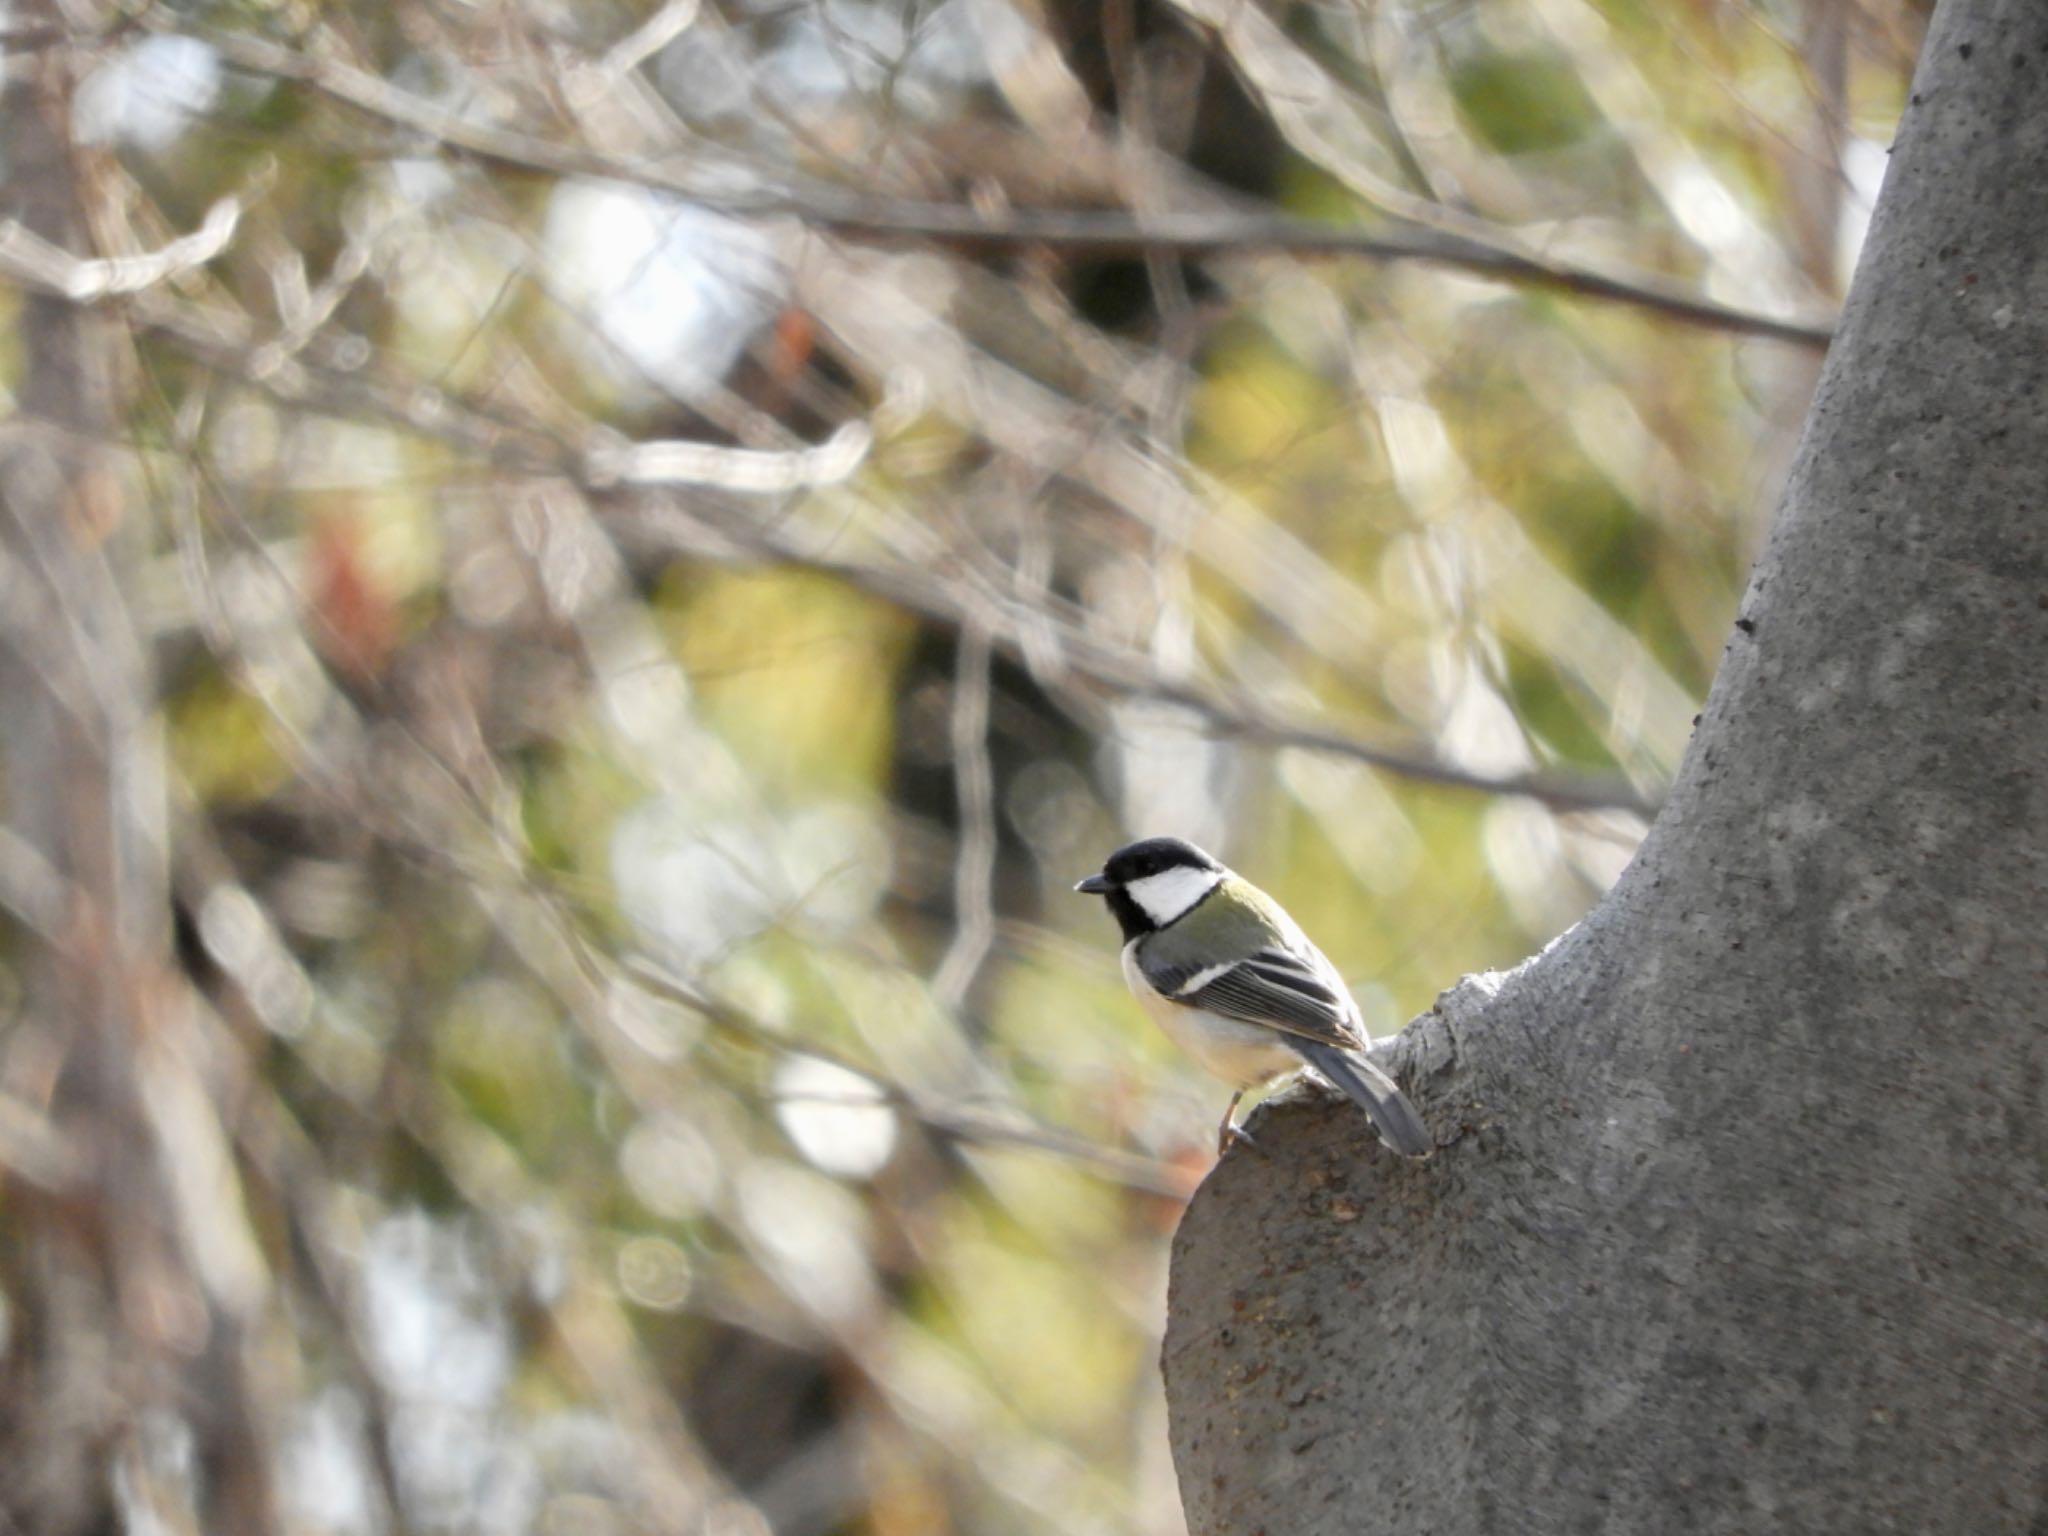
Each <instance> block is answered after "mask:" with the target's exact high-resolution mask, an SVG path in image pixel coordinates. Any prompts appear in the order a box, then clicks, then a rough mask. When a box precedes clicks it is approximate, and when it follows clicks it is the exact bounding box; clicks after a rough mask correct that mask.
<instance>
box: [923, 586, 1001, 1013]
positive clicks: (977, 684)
mask: <svg viewBox="0 0 2048 1536" xmlns="http://www.w3.org/2000/svg"><path fill="white" fill-rule="evenodd" d="M956 643H957V645H958V654H957V655H956V657H955V659H954V664H953V721H952V749H953V789H954V798H955V799H956V800H957V801H958V803H959V804H958V809H959V822H960V851H959V854H958V856H957V857H956V859H955V860H954V866H953V923H954V927H953V942H952V943H951V944H949V945H948V946H947V947H946V954H945V958H944V959H943V960H941V961H940V962H939V969H938V973H937V975H936V976H934V977H933V979H932V990H933V991H935V992H936V993H938V995H939V1000H940V1001H941V1002H942V1003H944V1004H945V1006H946V1007H948V1008H958V1007H959V1006H960V1004H961V1002H962V1001H963V1000H964V999H965V998H966V996H967V993H968V990H969V989H970V988H971V987H972V986H973V985H974V978H975V976H976V975H977V974H978V973H979V972H980V970H981V964H982V961H983V960H985V959H986V958H987V957H988V948H989V944H990V943H991V941H993V939H994V938H995V909H994V903H993V901H992V900H991V896H990V892H989V881H990V879H991V878H993V876H994V874H995V866H996V820H995V775H994V774H993V772H992V771H991V770H990V767H989V760H988V693H989V671H988V666H989V644H988V635H987V633H986V632H985V631H984V630H983V629H982V628H981V626H980V625H979V624H974V623H968V624H964V625H962V626H961V627H960V630H959V634H958V636H957V642H956Z"/></svg>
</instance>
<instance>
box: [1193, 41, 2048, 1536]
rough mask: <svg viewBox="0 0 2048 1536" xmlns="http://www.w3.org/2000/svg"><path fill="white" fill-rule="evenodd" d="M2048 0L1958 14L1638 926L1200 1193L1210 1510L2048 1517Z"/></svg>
mask: <svg viewBox="0 0 2048 1536" xmlns="http://www.w3.org/2000/svg"><path fill="white" fill-rule="evenodd" d="M2044 189H2048V6H2043V5H2041V4H2040V3H2039V0H1951V3H1946V4H1944V5H1943V7H1942V8H1941V10H1940V11H1939V13H1938V14H1937V16H1936V18H1935V22H1934V26H1933V30H1932V33H1931V35H1930V37H1929V40H1928V43H1927V47H1926V53H1925V56H1924V57H1923V58H1922V60H1921V64H1920V69H1919V74H1918V77H1917V79H1916V81H1915V86H1914V93H1913V96H1912V99H1911V104H1910V105H1909V106H1908V108H1907V110H1906V113H1905V118H1904V122H1903V123H1902V125H1901V128H1900V132H1899V137H1898V142H1897V146H1896V151H1895V154H1894V159H1893V164H1892V169H1891V176H1890V180H1889V181H1888V183H1887V185H1886V188H1885V191H1884V195H1883V198H1882V200H1881V202H1880V205H1879V209H1878V214H1877V219H1876V222H1875V224H1874V225H1873V228H1872V230H1871V233H1870V238H1869V242H1868V245H1867V247H1866V251H1865V255H1864V260H1863V264H1862V268H1861V270H1860V271H1859V273H1858V276H1857V280H1856V283H1855V285H1854V287H1853V290H1852V292H1851V295H1850V299H1849V304H1848V309H1847V313H1846V314H1845V316H1844V319H1843V322H1842V326H1841V330H1840V334H1839V339H1838V340H1837V342H1836V344H1835V347H1834V351H1833V354H1832V356H1831V357H1830V358H1829V361H1828V365H1827V368H1826V371H1825V374H1824V376H1823V378H1822V382H1821V386H1820V390H1819V394H1818V396H1817V398H1816V400H1815V404H1814V407H1813V411H1812V415H1811V417H1810V419H1809V421H1808V425H1807V430H1806V435H1805V439H1804V442H1803V444H1802V446H1801V449H1800V452H1799V456H1798V460H1797V463H1796V465H1795V468H1794V470H1793V473H1792V477H1791V480H1790V483H1789V485H1788V487H1787V490H1786V493H1785V499H1784V503H1783V506H1782V508H1781V510H1780V513H1779V516H1778V519H1777V522H1776V525H1775V527H1774V529H1773V532H1772V535H1771V538H1770V540H1769V542H1768V545H1767V547H1766V549H1765V551H1764V553H1763V556H1762V558H1761V559H1760V560H1759V562H1758V564H1757V568H1756V572H1755V574H1754V576H1753V578H1752V580H1751V584H1750V588H1749V591H1748V594H1747V596H1746V597H1745V599H1744V601H1743V604H1742V612H1741V617H1740V618H1739V619H1738V620H1737V621H1736V629H1735V633H1734V635H1733V637H1732V638H1731V640H1730V643H1729V647H1728V651H1727V654H1726V658H1725V661H1724V664H1723V666H1722V669H1721V674H1720V676H1719V678H1718V679H1717V681H1716V683H1715V685H1714V689H1713V693H1712V696H1711V697H1710V699H1709V701H1708V704H1707V707H1706V711H1705V713H1704V715H1703V716H1702V718H1701V721H1700V724H1699V729H1698V732H1697V735H1696V738H1695V740H1694V742H1693V745H1692V749H1691V751H1690V753H1689V754H1688V756H1687V758H1686V761H1685V764H1684V767H1683V769H1682V771H1681V773H1680V775H1679V780H1678V782H1677V784H1676V785H1675V786H1674V788H1673V790H1672V793H1671V796H1670V799H1669V801H1668V803H1667V805H1666V807H1665V810H1664V812H1663V814H1662V815H1661V816H1660V817H1659V819H1658V821H1657V823H1656V825H1655V827H1654V828H1653V829H1652V830H1651V833H1650V836H1649V838H1648V840H1647V841H1646V842H1645V844H1644V846H1643V848H1642V851H1641V852H1640V854H1639V855H1638V856H1637V858H1636V860H1635V862H1634V863H1633V864H1632V865H1631V866H1630V868H1629V870H1628V871H1627V873H1626V874H1625V875H1624V876H1623V877H1622V879H1621V881H1620V882H1619V883H1618V884H1617V886H1616V887H1615V889H1614V890H1613V891H1612V892H1611V893H1610V894H1609V895H1608V897H1607V898H1606V899H1605V900H1604V901H1603V902H1602V903H1601V905H1600V906H1599V908H1598V909H1597V910H1596V911H1595V912H1594V913H1593V914H1592V915H1591V916H1589V917H1588V918H1587V919H1586V920H1585V921H1584V922H1582V923H1581V924H1579V926H1578V927H1576V928H1574V929H1573V930H1572V931H1571V932H1570V933H1568V934H1567V935H1566V936H1565V937H1564V938H1563V939H1561V940H1560V941H1558V942H1557V943H1556V944H1553V945H1552V946H1551V947H1550V948H1549V949H1547V950H1545V951H1544V952H1543V953H1542V954H1541V955H1540V956H1538V957H1537V958H1535V959H1534V960H1532V961H1530V962H1529V963H1528V964H1526V965H1524V966H1522V967H1520V968H1519V969H1517V970H1515V971H1513V972H1512V973H1510V974H1508V975H1506V976H1501V977H1491V978H1485V979H1483V980H1474V981H1468V982H1466V983H1465V984H1464V985H1462V986H1461V987H1459V988H1458V989H1456V990H1455V991H1454V992H1452V993H1450V994H1448V995H1447V996H1446V997H1445V999H1443V1001H1442V1002H1441V1003H1440V1004H1439V1005H1438V1007H1437V1008H1436V1009H1435V1010H1433V1011H1432V1012H1431V1013H1430V1014H1429V1015H1427V1016H1426V1017H1425V1018H1424V1019H1423V1020H1422V1021H1420V1023H1419V1024H1417V1025H1416V1026H1415V1027H1413V1028H1411V1029H1410V1030H1409V1031H1408V1032H1407V1034H1406V1035H1405V1036H1404V1038H1403V1040H1402V1041H1401V1043H1400V1044H1399V1045H1398V1046H1397V1047H1396V1048H1395V1050H1394V1052H1393V1053H1392V1062H1391V1064H1392V1065H1393V1066H1394V1067H1395V1069H1396V1071H1397V1074H1398V1075H1401V1076H1402V1077H1404V1079H1405V1080H1406V1081H1407V1082H1408V1083H1409V1084H1410V1085H1411V1090H1412V1091H1413V1092H1414V1093H1415V1095H1416V1097H1417V1099H1418V1102H1419V1103H1420V1105H1421V1107H1422V1109H1423V1112H1424V1114H1425V1117H1426V1118H1428V1119H1429V1120H1430V1121H1431V1123H1432V1125H1433V1127H1434V1128H1435V1131H1436V1134H1437V1138H1438V1140H1439V1142H1440V1144H1441V1150H1440V1151H1439V1153H1438V1155H1437V1156H1436V1157H1435V1158H1434V1159H1432V1160H1431V1161H1430V1162H1429V1163H1428V1164H1426V1165H1423V1166H1419V1167H1410V1166H1407V1165H1403V1164H1401V1163H1399V1162H1398V1161H1397V1160H1395V1159H1394V1158H1392V1157H1390V1156H1388V1155H1386V1154H1384V1153H1381V1152H1378V1151H1376V1150H1372V1149H1371V1147H1370V1142H1371V1137H1370V1134H1369V1133H1368V1132H1366V1131H1365V1129H1364V1127H1363V1122H1362V1121H1360V1120H1359V1119H1358V1117H1357V1115H1356V1114H1355V1112H1353V1111H1352V1110H1350V1108H1349V1107H1348V1106H1347V1105H1344V1104H1342V1103H1341V1102H1337V1101H1331V1100H1327V1099H1315V1100H1306V1099H1303V1098H1301V1097H1299V1096H1296V1097H1294V1098H1290V1099H1288V1100H1286V1101H1284V1102H1282V1103H1281V1104H1280V1105H1279V1106H1278V1107H1277V1108H1275V1109H1273V1110H1271V1111H1269V1112H1268V1113H1267V1114H1265V1115H1264V1116H1263V1117H1261V1120H1260V1122H1259V1123H1258V1124H1257V1126H1256V1134H1257V1136H1258V1139H1259V1142H1260V1146H1261V1148H1262V1149H1263V1150H1264V1152H1265V1153H1266V1156H1264V1157H1261V1156H1259V1155H1258V1154H1257V1153H1256V1152H1244V1151H1241V1152H1239V1153H1237V1154H1235V1155H1233V1156H1231V1157H1230V1158H1229V1159H1227V1160H1226V1161H1225V1163H1224V1164H1223V1165H1222V1166H1221V1167H1220V1168H1219V1169H1218V1170H1217V1172H1216V1173H1215V1174H1214V1175H1213V1176H1212V1177H1211V1178H1210V1179H1209V1181H1208V1182H1207V1183H1206V1184H1205V1185H1204V1186H1203V1188H1202V1190H1201V1192H1200V1194H1199V1195H1198V1196H1197V1198H1196V1200H1195V1201H1194V1204H1193V1206H1192V1207H1191V1209H1190V1210H1189V1212H1188V1215H1187V1218H1186V1220H1185V1221H1184V1223H1183V1224H1182V1227H1181V1230H1180V1235H1179V1238H1178V1240H1177V1242H1176V1244H1175V1251H1174V1263H1173V1280H1172V1292H1171V1316H1170V1320H1169V1323H1168V1329H1167V1341H1166V1349H1165V1367H1166V1375H1167V1389H1168V1398H1169V1403H1170V1407H1171V1412H1172V1423H1173V1441H1174V1451H1175V1456H1176V1458H1177V1461H1178V1466H1179V1472H1180V1479H1181V1489H1182V1495H1183V1498H1184V1501H1185V1504H1186V1508H1187V1514H1188V1521H1189V1525H1190V1527H1191V1529H1192V1530H1193V1531H1194V1532H1196V1533H1198V1536H1201V1533H1210V1532H1217V1533H1221V1532H1232V1533H1240V1536H1251V1533H1255V1532H1259V1531H1262V1530H1263V1531H1266V1532H1269V1533H1271V1536H1282V1533H1286V1536H1314V1533H1317V1532H1337V1531H1343V1532H1360V1531H1381V1530H1385V1531H1400V1532H1404V1533H1421V1532H1479V1531H1500V1532H1514V1533H1517V1536H1523V1533H1540V1532H1548V1531H1573V1532H1578V1531H1589V1530H1613V1531H1659V1532H1663V1531H1730V1532H1734V1531H1741V1532H1755V1531H1759V1530H1780V1531H1844V1532H1848V1531H1856V1532H1863V1531H1911V1532H1916V1533H1917V1532H1925V1531H1931V1530H1946V1531H1955V1532H1970V1533H1973V1536H1975V1533H1984V1532H1996V1531H2029V1530H2031V1531H2038V1530H2040V1529H2042V1528H2043V1526H2042V1522H2044V1521H2048V1179H2044V1174H2048V1103H2044V1082H2048V770H2044V765H2048V707H2044V694H2048V523H2044V507H2043V502H2044V479H2048V196H2044Z"/></svg>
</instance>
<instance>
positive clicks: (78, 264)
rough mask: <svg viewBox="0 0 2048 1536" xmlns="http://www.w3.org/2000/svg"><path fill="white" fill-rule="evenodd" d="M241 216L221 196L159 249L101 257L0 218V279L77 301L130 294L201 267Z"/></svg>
mask: <svg viewBox="0 0 2048 1536" xmlns="http://www.w3.org/2000/svg"><path fill="white" fill-rule="evenodd" d="M241 219H242V205H241V203H240V201H239V200H238V199H236V198H232V197H224V198H222V199H221V200H220V201H219V202H217V203H215V204H214V205H213V206H212V207H211V208H209V209H208V210H207V212H206V218H205V220H204V222H202V223H201V224H200V226H199V228H198V229H196V230H194V231H193V232H192V233H191V234H189V235H182V236H180V237H179V238H178V239H176V240H173V241H171V243H170V244H168V245H166V246H164V247H163V248H162V249H161V250H157V251H152V252H149V253H148V254H146V255H141V256H105V257H83V256H74V255H72V254H71V253H70V252H69V251H65V250H62V249H60V248H58V247H57V246H54V245H52V244H51V243H50V242H49V241H47V240H45V239H43V238H42V236H40V235H38V234H36V233H35V232H34V231H33V230H30V229H25V228H23V227H22V226H21V225H20V224H17V223H16V222H14V220H12V219H8V220H6V221H4V222H0V277H8V278H12V279H13V280H14V281H16V282H18V283H21V284H22V285H24V286H25V287H29V288H34V289H37V290H39V291H41V292H45V293H50V294H53V295H55V296H56V297H58V298H62V299H69V300H71V301H72V302H73V303H75V304H90V303H93V302H95V301H96V300H99V299H110V298H122V297H128V296H131V295H134V294H139V293H141V292H143V291H144V290H145V289H149V288H154V287H155V286H156V285H157V284H159V283H164V282H168V281H170V280H171V279H172V278H174V277H178V276H180V275H181V274H183V273H186V272H190V271H192V270H193V269H194V268H197V267H203V266H205V265H206V264H207V263H208V262H209V261H211V260H213V258H214V257H216V256H218V255H219V254H220V253H221V252H222V251H224V250H226V249H227V248H228V243H229V242H230V241H231V240H233V239H234V238H235V228H236V226H237V225H238V224H240V223H241Z"/></svg>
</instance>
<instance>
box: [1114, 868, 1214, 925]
mask: <svg viewBox="0 0 2048 1536" xmlns="http://www.w3.org/2000/svg"><path fill="white" fill-rule="evenodd" d="M1222 879H1223V874H1222V872H1221V871H1220V870H1214V869H1190V868H1188V867H1187V866H1186V865H1184V864H1183V865H1180V866H1178V867H1177V868H1174V869H1162V870H1161V871H1160V872H1159V873H1158V874H1156V875H1147V876H1145V878H1144V879H1142V880H1133V881H1132V882H1131V883H1130V884H1129V885H1127V886H1125V887H1124V890H1125V892H1126V893H1127V894H1128V895H1129V896H1130V898H1131V900H1133V901H1135V902H1136V903H1137V904H1138V905H1139V906H1141V907H1143V908H1144V909H1145V915H1146V916H1147V917H1149V918H1151V919H1152V922H1153V924H1154V925H1155V926H1156V927H1160V928H1164V927H1165V926H1166V925H1167V924H1168V923H1170V922H1172V921H1173V920H1174V919H1175V918H1176V917H1179V916H1180V915H1181V913H1183V912H1185V911H1187V909H1188V908H1189V907H1192V906H1193V905H1194V904H1195V903H1196V902H1198V901H1200V900H1201V899H1202V898H1203V897H1204V896H1206V895H1208V894H1209V892H1210V891H1212V890H1214V889H1215V888H1216V885H1217V884H1218V882H1220V881H1221V880H1222Z"/></svg>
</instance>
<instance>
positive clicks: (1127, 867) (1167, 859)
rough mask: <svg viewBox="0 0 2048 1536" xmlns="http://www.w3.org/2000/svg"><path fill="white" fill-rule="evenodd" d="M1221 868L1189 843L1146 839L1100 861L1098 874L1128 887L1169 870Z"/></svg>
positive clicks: (1171, 839)
mask: <svg viewBox="0 0 2048 1536" xmlns="http://www.w3.org/2000/svg"><path fill="white" fill-rule="evenodd" d="M1222 868H1223V866H1222V865H1221V864H1219V863H1217V862H1216V860H1214V859H1212V858H1210V857H1209V855H1208V854H1206V853H1204V852H1203V851H1202V850H1201V849H1199V848H1197V847H1196V846H1195V845H1194V844H1193V843H1190V842H1185V841H1183V840H1182V839H1180V838H1178V837H1148V838H1144V839H1142V840H1141V841H1139V842H1135V843H1126V844H1124V846H1123V847H1121V848H1119V849H1117V851H1116V852H1115V853H1112V854H1111V855H1110V856H1109V857H1108V858H1107V859H1106V860H1104V861H1103V865H1102V872H1103V874H1105V875H1107V876H1108V877H1109V879H1110V880H1111V881H1113V882H1114V883H1115V884H1117V885H1129V884H1130V883H1131V882H1132V881H1133V880H1142V879H1144V878H1145V877H1146V876H1147V875H1156V874H1159V873H1161V872H1162V871H1164V870H1169V869H1213V870H1219V871H1220V870H1221V869H1222Z"/></svg>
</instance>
